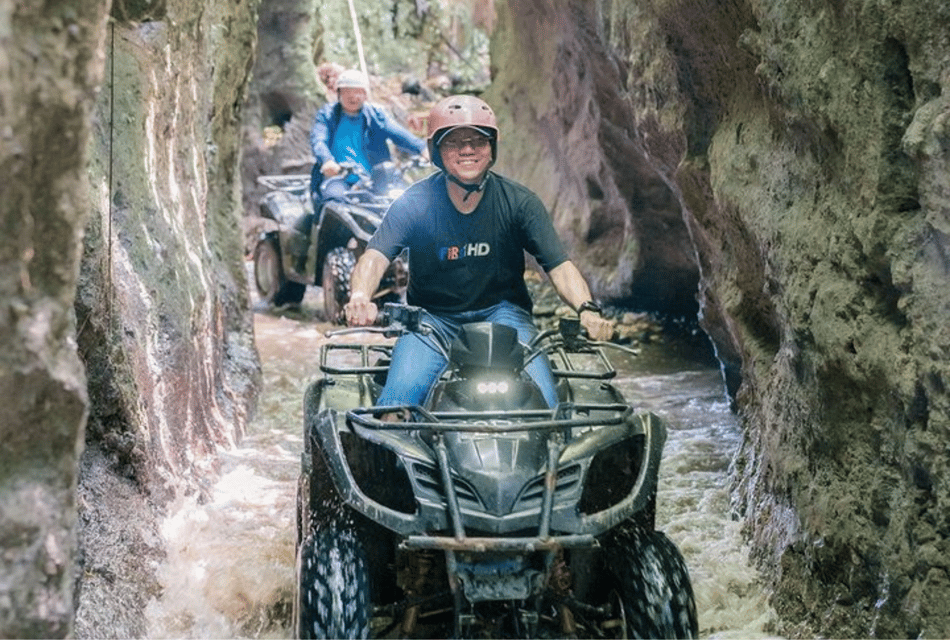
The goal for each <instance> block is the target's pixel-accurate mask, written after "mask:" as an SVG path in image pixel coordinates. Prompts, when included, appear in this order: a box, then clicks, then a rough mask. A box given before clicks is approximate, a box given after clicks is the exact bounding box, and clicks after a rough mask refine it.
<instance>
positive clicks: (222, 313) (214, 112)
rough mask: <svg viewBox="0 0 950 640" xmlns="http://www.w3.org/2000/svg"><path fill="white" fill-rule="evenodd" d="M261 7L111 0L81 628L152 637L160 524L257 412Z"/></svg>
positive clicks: (86, 263) (87, 335) (94, 244)
mask: <svg viewBox="0 0 950 640" xmlns="http://www.w3.org/2000/svg"><path fill="white" fill-rule="evenodd" d="M253 4H254V3H247V2H242V3H233V2H216V3H206V2H205V3H193V2H187V1H185V0H182V1H180V2H171V1H169V2H165V3H159V4H153V3H151V4H148V5H147V7H143V6H139V5H138V4H133V3H129V4H128V5H125V6H117V7H114V13H115V14H116V16H117V17H118V18H121V20H119V21H117V23H116V24H115V28H114V31H113V29H112V28H110V29H109V31H108V33H107V37H106V39H105V42H104V47H103V55H104V57H105V71H104V74H103V75H104V79H103V87H102V90H101V92H100V95H99V102H98V103H97V105H96V118H95V129H94V136H93V139H92V149H93V153H92V156H93V162H92V171H91V173H92V185H91V192H92V200H93V215H92V219H91V221H90V224H89V227H88V228H87V230H86V242H85V255H84V259H83V265H82V266H83V269H82V277H81V280H80V286H79V290H78V295H77V305H76V308H77V316H78V317H77V319H78V324H79V333H78V341H79V348H80V353H81V354H82V356H83V358H84V360H85V362H86V365H87V367H88V376H89V391H90V400H91V411H90V417H89V425H88V428H87V438H86V452H85V454H84V456H83V460H82V463H83V466H82V472H83V476H82V479H81V483H80V499H81V500H82V506H81V509H80V519H81V524H82V527H81V531H80V546H81V549H82V552H83V558H82V561H83V568H84V572H83V578H82V579H81V580H80V585H79V586H80V592H79V598H78V608H77V614H76V623H77V631H78V635H91V634H92V633H93V630H95V629H101V628H106V629H109V630H110V633H113V634H115V635H117V636H126V635H127V636H129V637H133V636H141V635H142V634H143V633H144V631H145V630H144V627H143V625H144V607H145V604H146V603H147V601H148V598H149V597H152V596H154V595H155V591H156V589H157V585H156V583H155V579H154V575H153V573H152V572H153V569H154V568H155V565H156V559H160V558H161V555H162V548H161V537H160V535H159V532H158V530H157V526H156V518H157V517H159V516H160V515H162V514H163V513H164V509H165V507H166V506H168V504H169V503H170V501H172V500H174V499H176V498H180V497H182V496H185V495H188V494H193V493H195V492H200V491H201V490H203V488H207V486H208V484H209V483H210V481H211V480H212V479H213V478H214V473H215V466H214V465H215V462H216V458H217V456H216V454H217V451H218V447H220V446H227V445H229V444H231V443H233V442H235V441H236V440H237V439H239V438H240V436H241V435H242V433H243V428H244V425H245V424H246V421H247V413H248V406H249V398H250V397H251V396H252V395H253V392H254V388H255V384H256V381H257V379H258V376H259V371H258V362H257V357H256V353H255V351H254V347H253V338H252V327H251V324H250V317H249V313H248V307H249V305H248V300H247V283H246V277H245V271H244V264H243V238H242V236H241V232H240V224H239V221H240V217H241V207H240V199H239V193H240V192H239V184H240V180H239V178H238V165H239V157H240V133H239V128H240V127H239V125H240V116H241V113H240V105H241V104H242V99H243V91H244V87H245V86H246V83H247V80H248V76H249V70H250V67H251V64H252V61H253V54H254V42H255V37H256V21H255V19H256V8H255V7H254V6H253ZM136 12H137V13H136ZM116 511H122V512H124V513H125V516H124V520H116V518H115V516H116V513H115V512H116ZM117 539H120V540H122V541H123V542H124V544H125V546H126V550H124V551H123V552H116V549H115V545H116V540H117Z"/></svg>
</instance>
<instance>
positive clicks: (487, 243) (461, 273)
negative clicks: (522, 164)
mask: <svg viewBox="0 0 950 640" xmlns="http://www.w3.org/2000/svg"><path fill="white" fill-rule="evenodd" d="M369 247H370V248H372V249H376V250H377V251H379V252H380V253H382V254H383V255H385V256H386V257H387V258H389V259H390V260H392V259H393V258H395V257H396V256H397V255H399V253H400V252H401V251H402V250H403V249H405V248H408V249H409V288H408V291H407V292H406V296H407V301H408V302H409V304H412V305H418V306H420V307H423V308H425V309H427V310H429V311H434V312H445V313H452V312H459V311H471V310H477V309H485V308H487V307H490V306H492V305H495V304H498V303H499V302H501V301H503V300H507V301H509V302H513V303H515V304H517V305H518V306H520V307H523V308H524V309H526V310H527V311H529V312H530V311H531V307H532V305H531V297H530V296H529V295H528V289H527V287H526V286H525V282H524V270H525V258H524V252H525V251H527V252H528V253H530V254H531V255H533V256H534V257H535V258H536V259H537V260H538V263H539V264H540V265H541V267H542V268H543V269H544V270H545V271H546V272H547V271H550V270H551V269H553V268H554V267H556V266H558V265H559V264H561V263H563V262H565V261H566V260H567V252H566V251H565V250H564V246H563V244H562V243H561V240H560V238H559V237H558V235H557V232H556V231H555V230H554V225H553V224H552V223H551V217H550V216H549V215H548V212H547V209H546V208H545V207H544V204H543V203H542V202H541V200H540V199H539V198H538V197H537V196H536V195H535V194H534V193H532V192H531V191H530V190H529V189H528V188H527V187H524V186H522V185H520V184H518V183H516V182H514V181H513V180H509V179H508V178H504V177H502V176H499V175H498V174H495V173H490V174H489V177H488V181H487V183H486V185H485V192H484V194H483V195H482V200H481V202H479V203H478V206H477V207H476V208H475V210H474V211H472V212H471V213H468V214H463V213H460V212H459V211H458V210H457V209H456V208H455V205H453V204H452V201H451V200H450V199H449V195H448V192H447V190H446V184H445V174H444V173H442V172H437V173H435V174H433V175H431V176H429V177H428V178H424V179H422V180H420V181H419V182H417V183H415V184H414V185H412V186H411V187H410V188H409V189H407V190H406V192H405V193H404V194H403V195H402V196H400V197H399V198H398V199H397V200H396V201H395V202H393V204H392V205H391V206H390V208H389V210H388V211H387V212H386V215H385V216H384V217H383V221H382V224H381V225H380V226H379V228H378V229H377V230H376V233H375V234H374V235H373V237H372V239H371V240H370V242H369Z"/></svg>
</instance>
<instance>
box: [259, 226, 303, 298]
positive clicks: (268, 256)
mask: <svg viewBox="0 0 950 640" xmlns="http://www.w3.org/2000/svg"><path fill="white" fill-rule="evenodd" d="M254 284H255V285H256V286H257V293H258V294H259V295H260V297H261V300H263V301H264V302H267V303H270V304H272V305H273V306H275V307H282V306H284V305H286V304H300V301H301V300H303V296H304V293H305V292H306V291H307V286H306V285H304V284H301V283H299V282H292V281H290V280H288V279H287V278H286V276H285V275H284V267H283V263H282V262H281V257H280V247H279V246H278V244H277V240H275V239H274V238H273V237H271V236H268V237H266V238H262V239H261V240H260V242H258V243H257V246H255V247H254Z"/></svg>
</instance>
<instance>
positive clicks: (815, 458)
mask: <svg viewBox="0 0 950 640" xmlns="http://www.w3.org/2000/svg"><path fill="white" fill-rule="evenodd" d="M499 5H500V6H499V27H498V31H497V32H496V35H495V38H494V42H493V45H494V47H495V51H494V52H493V60H494V61H495V66H496V69H495V72H496V74H497V75H496V84H495V85H494V88H493V94H494V95H492V96H491V98H492V100H493V101H494V102H495V103H496V104H497V105H498V106H499V107H500V108H499V111H500V112H501V113H503V114H505V116H506V119H505V122H504V133H503V135H506V136H508V138H507V140H508V142H507V143H503V149H504V151H503V155H502V158H503V160H504V163H505V168H506V169H507V170H508V172H509V173H512V174H514V175H515V176H516V177H521V178H522V179H524V180H525V181H527V182H528V183H529V184H531V185H532V186H534V187H535V188H538V189H539V190H542V191H543V192H544V196H545V199H546V201H547V202H548V203H551V204H552V207H553V209H554V211H555V217H556V218H557V219H558V220H559V221H560V224H561V227H562V228H568V229H573V230H574V233H575V234H576V237H577V238H583V237H585V236H586V237H587V238H588V239H593V240H594V242H593V244H592V248H591V249H590V250H583V249H580V244H578V245H577V247H576V251H577V252H579V253H581V254H582V257H581V259H580V261H581V262H582V263H583V266H584V268H585V269H586V270H587V272H588V273H592V274H593V276H592V280H593V282H594V284H595V286H596V287H597V289H598V291H599V292H600V293H602V294H609V293H614V292H617V291H621V290H624V289H626V288H629V287H631V286H635V285H631V284H630V283H631V280H629V278H631V277H632V278H633V279H634V280H635V279H637V278H640V277H643V275H642V274H643V273H644V270H648V268H647V265H650V264H653V265H662V264H663V260H662V259H658V258H655V257H654V258H652V259H651V258H650V257H649V256H648V255H647V254H646V253H645V251H644V250H643V249H642V247H644V246H645V245H647V243H648V242H655V241H657V240H655V238H654V237H649V236H643V235H641V230H642V229H644V228H645V227H644V226H643V224H642V223H640V222H639V218H638V216H637V214H636V211H637V208H638V207H639V208H640V209H642V210H645V211H648V212H649V215H650V216H651V217H653V216H654V215H656V218H655V219H657V220H664V219H668V218H666V217H664V212H669V211H670V210H672V207H669V205H668V199H667V198H666V196H665V195H662V196H661V197H660V199H659V203H660V204H652V203H650V202H649V201H647V202H646V203H644V201H643V200H638V199H637V198H636V197H635V194H638V193H640V190H643V189H648V188H649V189H650V190H651V191H652V188H653V185H655V184H657V182H661V183H663V184H665V185H669V188H670V191H671V192H672V193H673V194H674V196H675V198H674V199H675V201H676V202H677V203H678V204H679V206H680V208H681V211H682V225H681V226H680V227H679V230H677V226H676V225H671V226H670V231H668V232H667V233H668V237H665V238H663V240H662V241H660V242H668V243H671V244H676V243H679V242H681V241H682V240H681V239H680V237H681V236H677V235H676V234H682V228H684V227H685V228H686V229H688V230H689V234H688V235H689V237H690V239H691V248H693V249H695V252H696V256H697V262H696V264H697V265H698V273H699V276H700V282H699V297H700V302H701V313H702V317H703V320H704V323H705V326H706V328H707V330H708V331H709V333H710V334H711V335H712V336H713V337H714V339H715V340H716V342H717V343H719V344H720V345H725V346H726V351H731V352H733V353H734V354H735V355H736V357H737V358H738V360H739V361H740V363H741V367H742V387H741V389H740V391H739V394H738V406H739V409H740V411H741V414H742V416H743V421H744V425H745V429H746V439H745V443H744V446H743V448H742V450H741V452H740V453H739V455H738V456H737V458H736V461H735V480H736V487H735V488H736V498H737V505H738V511H739V515H740V516H741V517H743V518H744V519H745V521H746V522H747V525H748V531H749V534H750V536H751V538H752V540H753V541H754V544H755V548H756V550H757V555H758V558H759V560H760V561H761V564H762V567H763V568H764V569H765V570H766V572H767V574H768V575H769V577H770V578H771V579H772V580H773V581H774V585H775V588H776V590H775V596H774V599H773V604H774V605H775V607H776V608H777V610H778V612H779V613H780V615H781V616H782V617H783V618H784V619H785V621H786V628H785V629H783V630H782V631H783V632H784V633H788V634H791V635H799V634H801V635H812V634H819V635H826V636H836V637H867V636H876V637H892V636H896V637H917V636H918V635H921V634H922V636H923V637H947V636H950V469H948V468H947V467H948V456H947V442H950V417H948V416H950V410H948V409H950V407H948V404H950V403H948V394H947V388H946V387H947V382H948V380H950V357H948V356H950V294H948V293H947V292H948V291H950V258H948V256H950V235H948V234H950V187H948V185H950V128H948V122H950V98H948V96H950V86H948V85H950V75H948V74H947V71H946V70H947V69H948V68H950V42H948V41H947V38H946V34H947V33H948V29H950V5H948V4H947V3H945V2H943V1H942V0H921V1H919V2H914V3H907V2H900V1H899V0H893V1H888V0H883V1H881V2H874V3H867V2H831V1H827V2H821V1H819V2H807V3H806V2H787V1H785V0H782V1H779V0H767V1H765V2H755V3H748V2H732V3H722V2H712V1H705V2H694V1H689V2H687V1H686V0H679V1H661V0H653V1H647V2H640V1H638V2H633V1H632V0H625V1H617V0H614V1H613V2H579V1H577V2H564V3H562V2H554V1H553V0H534V1H521V0H519V1H518V2H509V3H499ZM621 149H622V153H619V152H618V150H621ZM651 170H652V173H651ZM620 176H623V177H622V178H621V177H620ZM552 177H554V178H555V179H553V180H552V179H551V178H552ZM591 181H594V182H596V184H597V185H598V186H599V188H598V189H594V190H592V189H591V187H590V185H591ZM594 196H599V197H594ZM572 212H574V213H581V214H584V215H581V217H580V218H579V219H577V220H574V219H572V218H571V217H570V216H571V214H572ZM568 220H570V221H571V222H570V223H567V222H566V221H568ZM603 228H606V229H609V233H607V234H604V236H603V238H604V240H603V241H601V242H599V243H598V242H597V241H596V234H592V232H591V230H592V229H603ZM659 235H661V236H662V235H664V234H663V232H660V233H659ZM608 239H609V241H608ZM637 248H639V249H637ZM635 249H636V250H635ZM667 261H668V262H669V263H671V264H674V265H675V264H682V263H685V261H683V260H682V259H676V260H674V259H672V258H667ZM606 265H610V267H608V266H606ZM610 268H615V269H616V270H617V271H618V272H620V273H618V275H617V276H615V277H614V279H611V277H610V276H609V275H608V272H609V270H610ZM657 268H659V267H657ZM674 273H678V272H677V271H674ZM631 274H632V276H631ZM677 281H680V280H677Z"/></svg>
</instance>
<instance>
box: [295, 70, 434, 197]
mask: <svg viewBox="0 0 950 640" xmlns="http://www.w3.org/2000/svg"><path fill="white" fill-rule="evenodd" d="M336 92H337V102H334V103H329V104H326V105H324V106H323V108H321V109H320V110H319V111H318V112H317V115H316V117H315V118H314V122H313V128H312V129H311V130H310V147H311V148H312V149H313V155H314V157H315V158H316V162H315V163H314V165H313V171H312V173H311V182H310V192H311V195H312V196H313V198H314V207H313V209H314V211H315V212H319V211H320V201H321V200H326V199H334V198H339V197H341V196H342V195H343V192H344V191H345V190H346V189H347V188H348V187H350V186H352V184H353V183H355V182H356V181H357V176H355V175H353V174H350V175H348V176H346V177H345V178H343V179H342V180H336V181H333V183H330V182H328V183H327V184H326V185H324V187H323V188H322V189H321V188H320V184H321V183H322V182H323V181H324V180H326V179H328V178H332V177H334V176H337V175H339V174H340V172H341V163H346V162H354V163H357V164H359V165H360V166H362V168H363V169H364V170H365V173H366V174H370V173H372V171H373V167H375V166H377V165H379V164H381V163H383V162H388V161H390V160H391V159H392V158H391V154H390V151H389V145H388V144H387V142H388V141H389V140H391V141H392V142H393V144H395V145H396V147H397V148H399V149H401V150H403V151H405V152H407V153H409V154H411V155H420V154H421V155H425V152H426V151H425V149H426V144H425V141H423V140H422V139H421V138H418V137H416V136H415V135H413V134H412V133H411V132H410V131H409V130H408V129H406V128H405V127H403V126H402V125H400V124H399V123H398V122H396V121H395V120H394V119H393V118H392V117H391V116H390V115H389V114H388V113H387V112H386V110H385V109H383V108H382V107H381V106H379V105H375V104H372V103H369V102H367V98H368V93H369V81H368V80H367V79H366V76H365V75H363V73H362V72H360V71H358V70H356V69H347V70H346V71H343V72H342V73H340V75H339V77H337V80H336Z"/></svg>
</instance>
